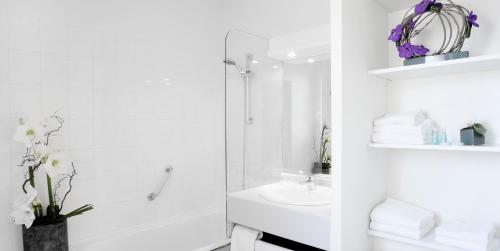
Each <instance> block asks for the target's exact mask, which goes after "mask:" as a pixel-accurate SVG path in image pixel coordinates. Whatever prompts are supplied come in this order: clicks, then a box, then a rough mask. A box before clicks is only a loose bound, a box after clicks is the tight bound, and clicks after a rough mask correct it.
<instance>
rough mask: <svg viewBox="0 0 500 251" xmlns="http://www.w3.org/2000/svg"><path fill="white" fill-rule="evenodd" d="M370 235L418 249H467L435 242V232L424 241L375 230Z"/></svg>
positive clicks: (498, 250)
mask: <svg viewBox="0 0 500 251" xmlns="http://www.w3.org/2000/svg"><path fill="white" fill-rule="evenodd" d="M368 234H369V235H371V236H375V237H378V238H382V239H386V240H391V241H396V242H400V243H405V244H408V245H412V246H417V247H423V248H429V249H433V250H439V251H466V250H465V249H461V248H457V247H452V246H448V245H443V244H440V243H437V242H436V241H435V240H434V232H431V233H429V234H428V235H427V236H425V237H424V238H423V239H422V240H415V239H410V238H406V237H401V236H398V235H394V234H388V233H384V232H379V231H374V230H368ZM496 251H500V247H499V248H497V249H496Z"/></svg>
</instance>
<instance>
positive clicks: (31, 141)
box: [11, 114, 93, 228]
mask: <svg viewBox="0 0 500 251" xmlns="http://www.w3.org/2000/svg"><path fill="white" fill-rule="evenodd" d="M49 123H54V124H53V125H50V124H49ZM63 124H64V120H63V118H62V117H60V116H58V115H57V114H53V115H52V116H50V117H49V118H47V119H45V120H44V121H42V122H34V121H32V120H25V119H20V120H19V125H18V127H17V129H16V133H15V135H14V140H15V141H18V142H20V143H23V144H25V146H26V152H25V153H24V155H23V156H22V157H21V163H20V164H19V166H21V167H27V171H26V174H25V180H24V182H23V184H22V190H23V192H24V194H23V195H21V196H20V197H19V198H17V199H16V202H15V203H14V207H13V208H14V211H13V212H12V213H11V216H12V217H13V218H14V221H15V223H16V224H23V225H25V226H26V227H27V228H29V227H31V225H32V224H51V223H57V222H60V221H63V220H65V219H67V218H70V217H73V216H76V215H80V214H82V213H84V212H86V211H89V210H92V209H93V206H92V205H90V204H86V205H84V206H82V207H80V208H77V209H75V210H73V211H71V212H69V213H67V214H61V212H62V210H63V208H64V203H65V201H66V199H67V197H68V195H69V194H70V193H71V191H72V189H73V180H74V178H75V176H76V175H77V172H76V169H75V166H74V164H73V162H72V160H71V159H70V158H69V156H67V155H66V154H65V153H63V152H61V151H58V150H56V149H54V148H52V147H51V139H52V137H54V136H56V135H57V134H58V133H59V132H60V131H61V130H62V128H63ZM40 167H42V168H43V170H44V171H45V172H44V174H45V178H46V180H47V192H48V200H49V202H48V205H47V209H46V213H45V215H44V212H43V207H42V203H41V202H40V201H39V200H38V198H37V195H38V192H37V191H36V189H35V188H36V186H35V185H36V184H35V176H36V174H37V173H38V172H41V170H40ZM63 184H67V186H68V189H67V190H66V191H65V192H64V193H62V194H63V195H62V198H61V197H60V196H59V193H58V192H59V191H60V190H61V186H62V185H63ZM53 185H54V186H53Z"/></svg>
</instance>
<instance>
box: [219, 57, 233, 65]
mask: <svg viewBox="0 0 500 251" xmlns="http://www.w3.org/2000/svg"><path fill="white" fill-rule="evenodd" d="M222 62H224V64H227V65H236V61H234V59H232V58H226V59H224V60H223V61H222Z"/></svg>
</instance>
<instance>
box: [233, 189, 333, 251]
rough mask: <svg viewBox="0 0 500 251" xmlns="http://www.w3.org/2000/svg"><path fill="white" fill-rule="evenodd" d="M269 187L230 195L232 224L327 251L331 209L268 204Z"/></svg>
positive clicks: (327, 207) (328, 207)
mask: <svg viewBox="0 0 500 251" xmlns="http://www.w3.org/2000/svg"><path fill="white" fill-rule="evenodd" d="M265 187H266V186H261V187H257V188H252V189H248V190H244V191H240V192H235V193H231V194H229V195H228V201H227V203H228V212H227V213H228V219H229V221H231V222H233V223H236V224H240V225H244V226H247V227H251V228H254V229H257V230H260V231H263V232H266V233H270V234H273V235H277V236H280V237H283V238H286V239H290V240H293V241H297V242H300V243H303V244H307V245H310V246H313V247H317V248H320V249H325V250H327V249H328V247H329V236H330V213H331V212H330V206H293V205H285V204H279V203H274V202H271V201H268V200H265V199H264V198H262V196H261V195H260V193H259V191H260V190H261V189H263V188H265Z"/></svg>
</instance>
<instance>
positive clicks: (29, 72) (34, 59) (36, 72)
mask: <svg viewBox="0 0 500 251" xmlns="http://www.w3.org/2000/svg"><path fill="white" fill-rule="evenodd" d="M9 71H10V74H9V75H10V80H9V81H10V82H12V83H15V84H24V85H32V86H34V85H39V84H40V74H41V55H40V53H39V52H31V51H23V50H16V49H10V50H9Z"/></svg>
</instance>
